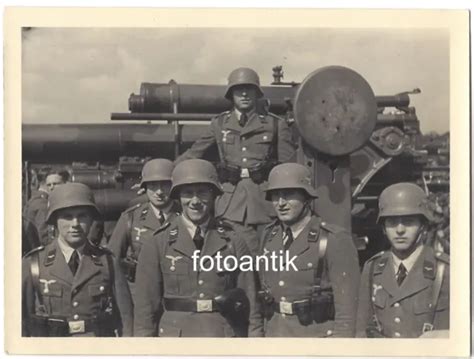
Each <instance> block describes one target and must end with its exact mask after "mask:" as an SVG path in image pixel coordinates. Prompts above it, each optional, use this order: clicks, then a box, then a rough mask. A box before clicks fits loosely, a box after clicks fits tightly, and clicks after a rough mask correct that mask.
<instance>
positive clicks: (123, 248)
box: [107, 213, 129, 260]
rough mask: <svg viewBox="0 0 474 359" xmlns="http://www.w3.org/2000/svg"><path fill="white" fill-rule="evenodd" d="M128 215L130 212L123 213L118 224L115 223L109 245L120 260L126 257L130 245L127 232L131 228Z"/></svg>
mask: <svg viewBox="0 0 474 359" xmlns="http://www.w3.org/2000/svg"><path fill="white" fill-rule="evenodd" d="M128 216H129V215H128V213H123V214H122V215H121V216H120V218H119V220H118V222H117V224H116V225H115V228H114V231H113V232H112V236H111V237H110V241H109V243H108V245H107V247H108V248H109V249H110V251H111V252H112V253H113V254H114V256H115V257H116V258H117V259H119V260H120V259H122V258H125V256H126V255H127V249H128V246H129V243H128V240H127V238H128V236H129V234H128V233H127V231H128V230H129V228H128V225H127V221H128Z"/></svg>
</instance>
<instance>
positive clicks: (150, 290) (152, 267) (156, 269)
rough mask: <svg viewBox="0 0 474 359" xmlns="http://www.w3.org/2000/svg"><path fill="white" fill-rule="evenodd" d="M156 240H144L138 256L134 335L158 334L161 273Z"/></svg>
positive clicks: (161, 293)
mask: <svg viewBox="0 0 474 359" xmlns="http://www.w3.org/2000/svg"><path fill="white" fill-rule="evenodd" d="M157 242H158V238H157V237H153V238H151V239H148V240H146V241H145V242H144V244H143V248H142V250H141V251H140V255H139V257H138V265H137V273H136V279H135V293H136V295H135V324H134V334H135V336H136V337H152V336H157V335H158V324H159V314H160V313H159V311H160V304H161V301H162V295H163V290H162V286H163V275H162V273H161V268H160V262H159V248H158V243H157Z"/></svg>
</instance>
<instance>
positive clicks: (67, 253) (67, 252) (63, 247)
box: [58, 236, 86, 263]
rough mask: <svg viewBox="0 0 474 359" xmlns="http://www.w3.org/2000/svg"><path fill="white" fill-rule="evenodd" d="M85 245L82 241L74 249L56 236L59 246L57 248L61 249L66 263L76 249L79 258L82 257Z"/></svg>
mask: <svg viewBox="0 0 474 359" xmlns="http://www.w3.org/2000/svg"><path fill="white" fill-rule="evenodd" d="M85 245H86V244H85V243H84V244H83V245H82V246H80V247H79V248H77V249H74V248H72V247H71V246H70V245H69V244H67V243H66V242H65V241H64V239H63V238H61V237H60V236H58V246H59V249H60V250H61V253H62V254H63V255H64V259H65V260H66V263H69V260H70V259H71V256H72V254H73V253H74V251H75V250H77V254H79V260H80V259H82V256H83V251H84V246H85Z"/></svg>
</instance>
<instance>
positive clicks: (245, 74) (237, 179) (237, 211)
mask: <svg viewBox="0 0 474 359" xmlns="http://www.w3.org/2000/svg"><path fill="white" fill-rule="evenodd" d="M228 80H229V82H228V86H227V90H226V93H225V98H227V99H228V100H229V101H232V102H233V104H234V108H233V110H232V111H227V112H224V113H221V114H220V115H218V116H217V117H215V118H214V119H213V120H212V121H211V125H210V126H209V130H208V132H207V133H206V134H205V135H204V136H203V137H202V138H201V139H199V140H198V141H196V142H195V143H194V144H193V146H192V147H191V148H190V149H189V150H188V151H186V152H185V153H183V154H182V155H181V156H180V157H179V158H178V159H177V160H176V162H177V163H178V162H180V161H183V160H185V159H190V158H202V157H203V156H204V154H205V152H206V150H207V149H208V148H210V147H211V146H213V145H216V144H217V148H218V152H219V157H220V165H219V177H220V181H221V183H222V187H223V191H224V192H223V194H222V196H220V197H219V198H218V200H217V202H216V216H217V217H222V218H223V219H225V220H226V221H228V222H229V223H230V224H232V226H233V227H234V229H235V230H236V231H237V232H238V233H239V234H240V235H241V236H242V237H243V238H245V240H246V242H247V244H248V246H249V248H250V251H251V252H252V253H253V254H256V253H257V252H258V247H259V246H258V233H260V232H261V230H262V229H263V227H264V226H265V225H266V224H268V223H269V222H270V221H271V216H275V213H274V211H273V210H272V208H271V206H270V204H269V203H267V202H266V201H265V197H264V194H263V192H262V186H263V185H264V182H265V181H266V180H267V178H268V173H269V172H270V170H271V169H272V167H273V166H274V165H276V164H277V163H278V162H290V161H292V160H293V159H294V156H295V145H294V141H292V135H291V131H290V129H289V127H288V125H287V123H286V121H285V120H283V119H281V118H278V117H276V116H275V115H273V114H271V113H267V114H265V113H263V112H262V111H260V110H259V109H257V101H258V99H259V98H261V97H263V92H262V90H261V88H260V80H259V77H258V75H257V73H256V72H255V71H254V70H252V69H249V68H238V69H236V70H234V71H232V72H231V74H230V75H229V79H228Z"/></svg>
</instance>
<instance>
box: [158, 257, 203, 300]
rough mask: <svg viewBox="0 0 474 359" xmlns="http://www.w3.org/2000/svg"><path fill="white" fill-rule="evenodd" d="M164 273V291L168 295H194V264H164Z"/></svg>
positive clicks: (162, 269)
mask: <svg viewBox="0 0 474 359" xmlns="http://www.w3.org/2000/svg"><path fill="white" fill-rule="evenodd" d="M161 271H162V272H163V282H164V290H165V293H166V294H171V295H179V296H188V295H191V294H192V288H193V286H192V281H193V280H194V279H195V278H194V277H195V276H194V275H192V264H191V263H187V262H175V263H164V264H163V266H162V268H161Z"/></svg>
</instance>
